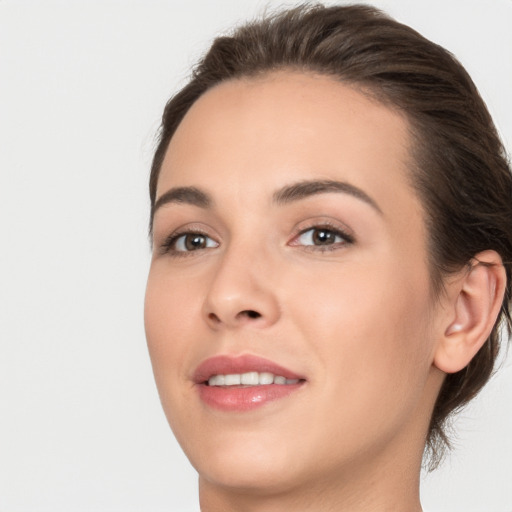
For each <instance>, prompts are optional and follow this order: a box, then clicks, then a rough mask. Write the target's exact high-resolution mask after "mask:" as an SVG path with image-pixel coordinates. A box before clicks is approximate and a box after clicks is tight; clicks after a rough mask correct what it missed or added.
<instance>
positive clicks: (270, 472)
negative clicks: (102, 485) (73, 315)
mask: <svg viewBox="0 0 512 512" xmlns="http://www.w3.org/2000/svg"><path fill="white" fill-rule="evenodd" d="M407 129H408V126H407V122H406V121H405V119H404V118H402V117H401V116H400V115H399V114H397V113H395V112H393V111H391V110H389V109H388V108H387V107H384V106H382V105H381V104H379V103H377V102H375V101H373V100H371V99H370V98H368V96H365V95H363V94H362V93H361V92H359V91H358V90H356V89H353V88H350V87H348V86H347V85H344V84H342V83H339V82H336V81H334V80H332V79H331V78H328V77H323V76H315V75H306V74H298V73H292V72H280V73H275V74H271V75H268V76H266V77H264V78H258V79H250V80H240V81H232V82H226V83H223V84H221V85H219V86H217V87H216V88H214V89H212V90H210V91H209V92H207V93H206V94H204V95H203V96H202V97H201V98H200V99H199V100H198V101H197V102H196V103H195V104H194V105H193V106H192V108H191V109H190V111H189V112H188V113H187V115H186V117H185V118H184V120H183V121H182V123H181V124H180V126H179V127H178V130H177V132H176V134H175V135H174V137H173V138H172V141H171V143H170V146H169V148H168V151H167V154H166V156H165V160H164V162H163V166H162V170H161V174H160V178H159V182H158V189H157V200H158V199H159V200H158V203H159V205H158V207H157V209H156V211H155V217H154V250H153V259H152V263H151V269H150V273H149V280H148V285H147V295H146V304H145V323H146V331H147V340H148V345H149V351H150V355H151V360H152V364H153V369H154V374H155V378H156V382H157V386H158V389H159V393H160V397H161V401H162V404H163V407H164V410H165V412H166V415H167V418H168V421H169V423H170V425H171V427H172V429H173V431H174V433H175V435H176V437H177V439H178V441H179V442H180V444H181V445H182V447H183V449H184V451H185V453H186V454H187V455H188V457H189V459H190V460H191V462H192V464H193V465H194V466H195V467H196V469H197V470H198V471H199V474H200V477H201V478H203V479H204V480H206V481H208V482H210V483H211V484H212V485H222V486H227V487H230V486H232V487H238V488H240V487H243V488H263V487H265V486H267V487H272V488H274V489H281V488H283V489H284V488H291V487H293V486H294V485H302V484H303V483H304V482H309V483H311V482H313V481H315V479H318V480H320V479H324V480H325V478H333V479H340V478H350V477H351V476H352V475H354V474H356V473H357V472H358V471H363V470H364V471H366V470H368V468H369V467H370V465H372V464H373V465H375V464H376V463H377V462H378V463H379V464H381V465H382V467H384V466H385V465H386V464H388V463H389V461H393V460H394V461H395V462H396V461H397V460H398V458H399V457H401V456H406V455H404V454H406V453H410V452H411V450H416V451H418V450H419V453H420V454H421V450H422V449H423V442H424V436H425V433H426V428H427V426H428V421H429V416H430V412H431V407H432V404H433V401H434V398H435V393H436V392H437V389H434V388H435V386H434V384H433V379H434V377H433V375H432V372H433V370H432V359H433V352H434V344H435V343H434V342H435V325H436V324H435V318H434V312H433V306H432V304H431V300H430V280H429V273H428V265H427V252H426V232H425V227H424V223H423V217H422V208H421V204H420V202H419V200H418V198H417V197H416V196H415V194H414V192H413V190H412V188H411V186H410V185H409V182H408V174H407V172H408V171H407V161H408V133H407ZM208 380H210V382H209V383H208ZM256 384H257V385H256Z"/></svg>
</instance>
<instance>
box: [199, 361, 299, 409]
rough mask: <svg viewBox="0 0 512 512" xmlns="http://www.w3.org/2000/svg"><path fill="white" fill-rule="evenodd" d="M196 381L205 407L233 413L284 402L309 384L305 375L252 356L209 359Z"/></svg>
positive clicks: (201, 366) (202, 366)
mask: <svg viewBox="0 0 512 512" xmlns="http://www.w3.org/2000/svg"><path fill="white" fill-rule="evenodd" d="M193 380H194V382H195V383H196V386H197V389H198V391H199V397H200V399H201V401H202V402H203V403H204V404H205V405H207V406H209V407H212V408H214V409H218V410H222V411H233V412H244V411H249V410H252V409H254V408H257V407H261V406H263V405H265V404H266V403H269V402H273V401H275V400H278V399H284V398H285V397H288V396H289V395H290V394H292V393H293V392H294V391H297V390H298V389H299V388H301V387H302V386H303V385H304V384H305V382H306V379H305V378H304V377H303V376H301V375H299V374H297V373H295V372H293V371H291V370H288V369H287V368H284V367H282V366H280V365H278V364H276V363H274V362H272V361H269V360H268V359H263V358H260V357H256V356H252V355H243V356H237V357H233V356H228V355H222V356H216V357H212V358H210V359H207V360H206V361H204V362H203V363H201V364H200V365H199V366H198V368H197V369H196V371H195V372H194V377H193Z"/></svg>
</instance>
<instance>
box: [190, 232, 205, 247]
mask: <svg viewBox="0 0 512 512" xmlns="http://www.w3.org/2000/svg"><path fill="white" fill-rule="evenodd" d="M205 247H206V237H205V236H204V235H198V234H197V233H196V234H190V235H186V237H185V248H186V249H187V251H194V250H196V249H204V248H205Z"/></svg>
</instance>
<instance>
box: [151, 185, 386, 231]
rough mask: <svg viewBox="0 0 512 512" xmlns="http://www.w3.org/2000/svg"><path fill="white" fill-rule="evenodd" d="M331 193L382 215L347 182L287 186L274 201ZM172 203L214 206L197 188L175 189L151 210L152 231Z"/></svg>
mask: <svg viewBox="0 0 512 512" xmlns="http://www.w3.org/2000/svg"><path fill="white" fill-rule="evenodd" d="M330 192H336V193H343V194H348V195H351V196H353V197H355V198H356V199H360V200H361V201H364V202H365V203H367V204H368V205H370V206H371V207H372V208H373V209H374V210H376V211H377V212H378V213H380V214H381V215H382V210H381V209H380V207H379V205H378V204H377V203H376V202H375V200H374V199H372V198H371V197H370V196H369V195H368V194H367V193H366V192H364V191H363V190H361V189H360V188H358V187H356V186H355V185H351V184H350V183H347V182H345V181H336V180H307V181H300V182H298V183H293V184H291V185H286V186H285V187H283V188H281V189H279V190H277V191H276V192H274V194H273V196H272V199H273V202H274V203H276V204H278V205H284V204H289V203H292V202H295V201H300V200H301V199H306V198H307V197H311V196H315V195H318V194H326V193H330ZM170 203H180V204H189V205H192V206H197V207H199V208H205V209H208V208H211V207H212V206H213V199H212V198H211V196H210V195H208V194H207V193H206V192H203V191H202V190H200V189H199V188H197V187H175V188H171V189H169V190H168V191H167V192H165V193H163V194H162V195H161V196H160V197H159V198H158V199H157V201H156V202H155V204H154V206H153V208H152V210H151V226H150V232H151V231H152V225H153V219H154V216H155V213H156V211H157V210H159V209H160V208H161V207H162V206H164V205H166V204H170Z"/></svg>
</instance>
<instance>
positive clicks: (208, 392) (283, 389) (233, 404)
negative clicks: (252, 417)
mask: <svg viewBox="0 0 512 512" xmlns="http://www.w3.org/2000/svg"><path fill="white" fill-rule="evenodd" d="M302 384H303V382H299V383H297V384H269V385H265V386H245V387H242V386H240V387H235V386H230V387H221V386H207V385H206V384H199V396H200V398H201V400H202V401H203V402H204V403H205V404H206V405H208V406H210V407H213V408H214V409H219V410H221V411H233V412H244V411H252V410H253V409H257V408H258V407H262V406H263V405H265V404H266V403H269V402H273V401H274V400H279V399H281V398H285V397H287V396H289V395H290V394H291V393H293V392H294V391H297V390H298V389H299V388H300V387H301V386H302Z"/></svg>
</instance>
